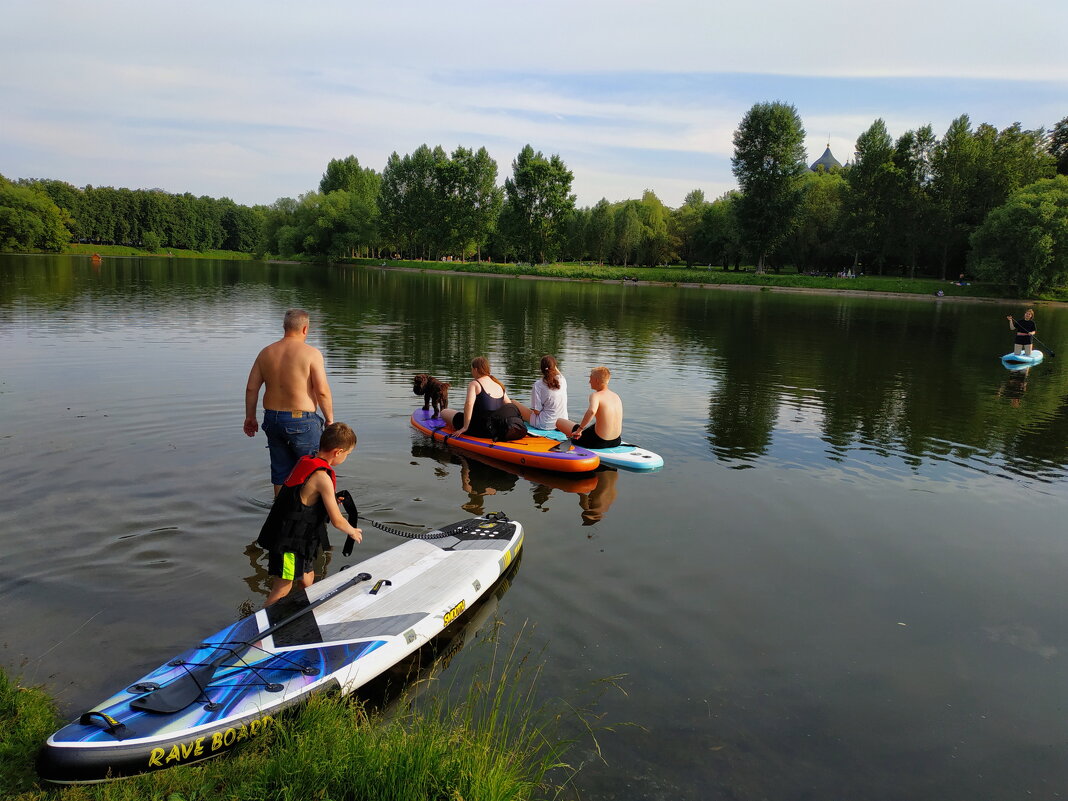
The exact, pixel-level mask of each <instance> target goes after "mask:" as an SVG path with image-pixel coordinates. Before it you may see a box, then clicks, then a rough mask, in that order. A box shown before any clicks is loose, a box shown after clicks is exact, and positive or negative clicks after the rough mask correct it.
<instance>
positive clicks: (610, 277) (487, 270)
mask: <svg viewBox="0 0 1068 801" xmlns="http://www.w3.org/2000/svg"><path fill="white" fill-rule="evenodd" d="M349 263H353V264H364V265H377V266H384V267H393V268H403V269H414V270H447V271H452V272H460V273H482V274H486V275H510V276H534V277H539V278H558V279H568V280H572V281H619V282H621V283H628V282H632V281H639V282H648V283H655V284H668V285H671V286H687V285H698V286H755V287H768V288H781V289H810V290H831V291H838V290H852V291H854V292H891V293H895V294H913V295H931V296H936V295H937V293H938V292H939V291H941V292H942V293H943V294H942V296H943V297H949V298H952V297H967V298H994V299H1011V298H1016V297H1017V293H1016V291H1015V290H1014V289H1013V288H1012V287H1009V286H1003V285H999V284H987V283H976V282H970V283H969V284H968V286H957V285H956V284H955V283H952V282H949V281H939V280H936V279H933V278H911V279H910V278H902V277H900V276H877V275H865V276H860V277H857V278H834V277H823V276H808V275H800V274H798V273H795V272H786V271H784V272H781V273H773V272H768V273H763V274H760V275H758V274H757V273H755V272H753V271H752V268H751V267H750V268H748V269H747V270H743V271H733V270H723V269H721V268H719V267H711V268H710V267H689V268H687V267H681V266H678V267H611V266H607V265H605V266H599V265H596V264H588V263H556V264H498V263H495V262H487V261H483V262H455V261H447V262H443V261H400V260H385V259H354V260H351V262H349ZM1035 299H1036V300H1052V301H1068V289H1064V290H1060V291H1058V292H1053V293H1047V294H1045V295H1041V296H1039V297H1036V298H1035Z"/></svg>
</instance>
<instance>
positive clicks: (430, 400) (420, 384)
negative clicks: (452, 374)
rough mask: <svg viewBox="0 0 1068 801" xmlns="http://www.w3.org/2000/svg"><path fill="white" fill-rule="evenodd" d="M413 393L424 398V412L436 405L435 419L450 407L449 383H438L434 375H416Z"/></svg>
mask: <svg viewBox="0 0 1068 801" xmlns="http://www.w3.org/2000/svg"><path fill="white" fill-rule="evenodd" d="M412 392H413V393H415V394H416V395H422V396H423V411H426V410H427V409H429V408H430V405H431V404H433V405H434V414H433V417H438V416H439V413H440V412H441V410H442V409H444V408H445V407H446V406H448V405H449V383H448V382H447V381H438V380H437V379H436V378H434V376H432V375H427V374H426V373H416V375H415V381H414V382H413V383H412Z"/></svg>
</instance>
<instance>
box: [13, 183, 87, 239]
mask: <svg viewBox="0 0 1068 801" xmlns="http://www.w3.org/2000/svg"><path fill="white" fill-rule="evenodd" d="M69 222H70V216H69V215H68V214H67V213H66V212H65V211H63V210H62V209H60V208H59V207H58V206H57V205H56V204H55V203H53V202H52V198H50V197H49V196H48V195H46V194H45V193H44V192H42V191H40V190H37V189H32V188H30V187H28V186H15V185H14V184H12V183H11V182H10V181H8V180H6V179H5V178H3V177H2V176H0V250H50V251H57V252H58V251H61V250H63V248H64V246H66V244H67V243H68V242H70V230H69V229H68V228H67V224H68V223H69Z"/></svg>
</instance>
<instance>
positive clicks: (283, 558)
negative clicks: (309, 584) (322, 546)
mask: <svg viewBox="0 0 1068 801" xmlns="http://www.w3.org/2000/svg"><path fill="white" fill-rule="evenodd" d="M313 570H315V560H314V559H312V560H310V561H309V560H307V559H304V558H303V557H302V556H298V555H297V554H295V553H275V552H274V551H269V552H268V554H267V575H268V576H275V577H277V578H280V579H282V580H283V581H299V580H300V579H302V578H303V577H304V574H305V573H311V572H312V571H313Z"/></svg>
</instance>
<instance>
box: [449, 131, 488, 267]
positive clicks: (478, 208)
mask: <svg viewBox="0 0 1068 801" xmlns="http://www.w3.org/2000/svg"><path fill="white" fill-rule="evenodd" d="M437 173H438V189H439V191H440V192H441V198H440V208H441V215H442V219H443V222H444V223H445V228H446V232H445V237H446V238H445V242H444V245H445V247H447V248H448V249H449V250H451V251H453V253H454V254H455V255H458V256H460V257H461V258H463V257H466V256H467V255H468V254H469V253H472V252H474V253H475V254H476V255H477V256H478V257H479V259H481V256H482V248H483V247H484V246H485V244H486V243H487V242H488V241H489V237H490V233H491V232H492V231H493V229H494V226H495V225H496V223H497V217H498V215H499V214H500V210H501V203H502V201H503V196H502V193H501V189H500V187H498V186H497V162H496V161H494V160H493V158H492V157H491V156H490V154H489V151H487V150H486V148H484V147H481V148H479V149H478V151H477V152H476V151H472V150H470V149H468V148H466V147H458V148H456V150H454V151H453V153H452V156H451V157H450V158H448V159H441V160H439V161H438V162H437Z"/></svg>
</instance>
